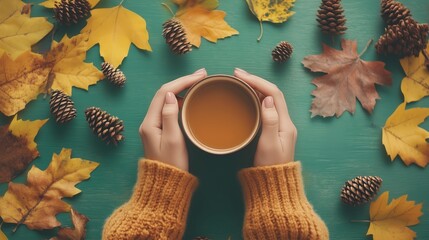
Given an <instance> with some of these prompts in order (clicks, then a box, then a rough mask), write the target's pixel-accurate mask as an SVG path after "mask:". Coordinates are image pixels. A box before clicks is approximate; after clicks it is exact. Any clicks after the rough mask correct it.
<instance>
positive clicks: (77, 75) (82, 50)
mask: <svg viewBox="0 0 429 240" xmlns="http://www.w3.org/2000/svg"><path fill="white" fill-rule="evenodd" d="M87 41H88V36H87V35H86V34H79V35H77V36H75V37H73V38H68V37H67V35H66V36H64V37H63V39H62V40H61V41H60V42H59V43H57V42H55V41H54V42H53V44H52V49H51V51H49V53H48V54H47V56H46V57H45V58H46V59H45V61H46V62H47V63H50V62H53V63H54V65H53V67H52V70H51V72H52V73H53V74H55V77H54V78H53V83H52V86H51V88H52V89H53V90H61V91H63V92H64V93H66V94H68V95H72V86H75V87H78V88H81V89H85V90H88V87H89V86H90V85H93V84H96V83H97V82H98V81H99V80H101V79H103V78H104V76H103V73H102V72H100V71H99V70H98V69H97V68H96V67H95V66H94V65H93V64H92V63H85V62H84V60H85V58H86V50H87V49H88V45H87V43H88V42H87Z"/></svg>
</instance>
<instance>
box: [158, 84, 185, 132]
mask: <svg viewBox="0 0 429 240" xmlns="http://www.w3.org/2000/svg"><path fill="white" fill-rule="evenodd" d="M164 99H165V101H164V106H163V108H162V114H161V115H162V136H166V137H173V138H175V137H177V136H180V133H181V132H180V127H179V122H178V117H179V105H178V104H177V100H176V96H175V95H174V94H173V93H172V92H168V93H167V94H166V95H165V97H164Z"/></svg>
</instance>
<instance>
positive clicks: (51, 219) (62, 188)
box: [0, 149, 99, 229]
mask: <svg viewBox="0 0 429 240" xmlns="http://www.w3.org/2000/svg"><path fill="white" fill-rule="evenodd" d="M98 165H99V164H98V163H96V162H91V161H87V160H82V159H80V158H71V149H63V150H62V151H61V153H60V154H59V155H57V154H54V155H53V157H52V161H51V163H50V164H49V166H48V168H47V169H46V170H45V171H42V170H40V169H39V168H37V167H35V166H34V165H33V167H32V168H31V169H30V171H29V172H28V176H27V182H26V183H25V184H19V183H13V182H10V183H9V186H8V190H7V191H6V193H5V194H4V196H3V197H0V217H1V218H2V219H3V221H4V222H7V223H15V224H17V225H16V228H17V227H18V226H19V225H21V224H25V225H26V226H27V227H28V228H29V229H51V228H54V227H58V226H60V225H61V223H60V222H59V221H58V220H57V218H56V215H57V214H58V213H61V212H68V211H70V205H69V204H68V203H66V202H64V201H62V200H61V199H62V198H63V197H73V196H74V195H76V194H78V193H80V192H81V190H80V189H78V188H76V187H75V185H76V184H78V183H79V182H81V181H83V180H86V179H88V178H89V177H90V173H91V172H92V171H93V170H94V169H95V168H97V166H98ZM16 228H15V229H16Z"/></svg>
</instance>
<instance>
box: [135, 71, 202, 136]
mask: <svg viewBox="0 0 429 240" xmlns="http://www.w3.org/2000/svg"><path fill="white" fill-rule="evenodd" d="M206 76H207V72H206V70H205V69H204V68H203V69H200V70H198V71H196V72H194V73H193V74H191V75H187V76H184V77H181V78H178V79H176V80H174V81H171V82H169V83H166V84H164V85H163V86H162V87H161V88H160V89H159V90H158V91H157V92H156V94H155V96H154V97H153V99H152V102H151V103H150V105H149V108H148V110H147V113H146V117H145V119H144V120H143V124H150V125H151V126H154V127H157V128H161V110H162V108H163V105H164V100H165V95H166V93H167V92H172V93H173V94H178V93H180V92H181V91H183V90H185V89H186V88H189V87H190V86H192V85H193V84H194V83H196V82H198V81H200V80H202V79H203V78H205V77H206Z"/></svg>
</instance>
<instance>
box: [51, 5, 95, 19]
mask: <svg viewBox="0 0 429 240" xmlns="http://www.w3.org/2000/svg"><path fill="white" fill-rule="evenodd" d="M54 14H55V16H54V17H55V19H57V21H58V22H60V23H62V24H65V25H71V24H76V23H77V22H79V20H80V19H83V18H86V17H88V16H89V15H90V14H91V6H90V5H89V2H88V0H61V2H55V6H54Z"/></svg>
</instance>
